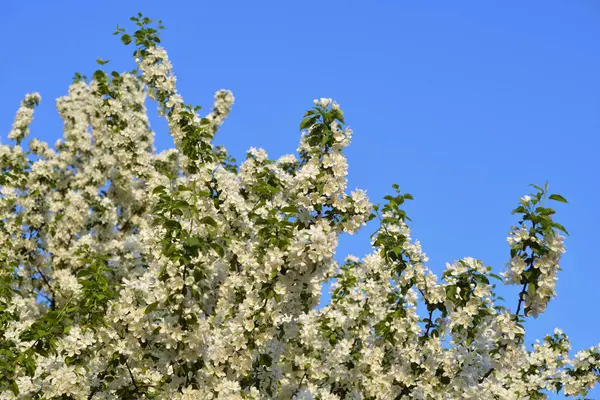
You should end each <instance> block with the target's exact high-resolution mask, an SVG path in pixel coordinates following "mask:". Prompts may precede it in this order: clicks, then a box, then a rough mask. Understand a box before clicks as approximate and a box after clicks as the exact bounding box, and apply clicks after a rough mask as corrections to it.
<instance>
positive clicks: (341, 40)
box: [0, 0, 600, 398]
mask: <svg viewBox="0 0 600 400" xmlns="http://www.w3.org/2000/svg"><path fill="white" fill-rule="evenodd" d="M138 11H142V12H143V13H144V14H146V15H148V16H150V17H152V18H157V19H158V18H161V19H163V21H164V23H165V25H166V28H167V29H166V30H165V31H164V32H163V43H164V45H165V47H166V48H167V50H168V51H169V54H170V57H171V60H172V62H173V64H174V68H175V73H176V75H177V77H178V84H179V88H180V91H181V93H182V94H183V96H184V98H185V101H186V102H187V103H194V104H200V105H203V106H204V107H205V110H207V109H208V108H209V106H210V104H211V102H212V95H213V93H214V92H215V91H216V90H218V89H221V88H226V89H230V90H232V91H233V92H234V95H235V96H236V103H235V105H234V109H233V112H232V114H231V116H230V118H229V119H228V120H227V122H226V123H225V125H224V126H223V128H222V130H221V131H220V133H219V134H218V136H217V140H216V141H217V142H218V143H223V144H225V145H226V146H227V147H228V148H229V150H230V151H231V152H232V153H233V155H234V156H236V157H237V158H238V159H241V158H243V155H244V153H245V150H247V149H248V148H249V147H250V146H256V147H263V148H265V149H266V150H267V151H268V152H269V154H270V155H271V156H272V157H273V158H274V157H278V156H280V155H283V154H287V153H291V152H294V151H295V148H296V145H297V143H298V138H299V132H298V124H299V122H300V120H301V118H302V115H303V113H304V111H305V110H306V109H308V108H310V107H311V101H312V99H313V98H316V97H332V98H334V99H335V100H337V101H338V102H339V103H340V104H341V106H342V108H343V109H344V111H345V117H346V121H347V122H348V123H349V124H350V125H351V126H352V128H353V129H354V131H355V135H354V141H353V143H352V145H351V147H350V148H349V150H348V152H347V155H348V158H349V163H350V170H349V183H350V188H363V189H366V190H367V191H368V193H369V195H370V197H371V198H372V200H373V201H380V200H381V199H382V197H383V196H384V195H385V194H387V193H389V192H391V184H392V183H398V184H399V185H400V188H401V189H402V190H403V191H408V192H410V193H412V194H413V195H414V197H415V201H414V202H411V203H410V204H409V205H407V210H408V213H409V215H410V216H411V217H412V219H413V225H412V227H413V233H414V236H415V238H418V239H419V240H420V241H421V242H422V244H423V247H424V249H425V251H426V252H427V253H428V254H429V256H430V259H431V261H430V266H431V268H432V269H433V270H434V271H436V272H439V271H441V270H442V268H443V267H444V263H445V262H446V261H450V262H451V261H453V260H456V259H459V258H462V257H464V256H472V257H475V258H480V259H482V260H484V262H485V263H486V264H488V265H491V266H493V267H494V269H496V270H497V271H501V270H503V268H504V263H505V262H506V261H507V260H508V258H509V249H508V245H507V243H506V236H507V232H508V229H509V227H510V225H511V224H513V223H514V222H516V220H515V218H514V217H512V216H511V215H510V211H511V210H512V208H514V206H515V205H516V203H517V201H518V199H519V197H520V196H522V195H524V194H526V193H528V191H529V188H528V184H530V183H537V184H543V183H544V182H545V181H546V180H549V181H550V187H551V190H552V191H556V192H559V193H561V194H563V195H564V196H565V197H566V198H567V199H568V200H569V202H570V204H569V205H559V206H557V209H558V216H557V220H558V221H559V222H561V223H563V225H565V226H566V227H567V229H568V230H569V231H570V232H571V236H569V237H568V238H567V242H566V243H567V254H566V255H565V257H564V261H563V263H562V266H563V269H564V270H563V271H562V272H561V274H560V275H559V281H558V286H557V291H558V297H557V298H556V299H555V300H554V301H552V303H551V304H550V307H549V309H548V312H547V313H546V314H545V315H543V316H541V317H540V318H538V319H537V320H534V321H533V322H531V323H528V339H529V340H530V341H531V340H533V339H534V338H536V337H542V336H543V335H544V334H545V333H549V332H552V330H553V329H554V328H555V327H557V326H558V327H561V328H563V329H564V330H565V332H567V334H568V335H569V336H570V338H571V339H572V341H573V345H574V349H580V348H584V347H589V346H592V345H595V344H597V343H598V342H600V311H599V308H598V303H599V302H600V289H599V287H598V285H599V283H600V262H599V260H598V257H597V255H596V253H595V252H596V251H597V249H598V247H597V246H598V242H599V239H600V234H599V228H600V212H599V211H598V208H597V207H598V197H599V196H600V178H599V177H598V173H599V172H600V156H598V154H597V153H598V148H599V146H600V139H599V135H598V134H599V133H600V73H599V71H600V45H599V43H600V2H597V1H594V0H588V1H586V0H579V1H567V0H563V1H553V0H545V1H541V0H536V1H528V2H516V1H512V2H511V1H485V2H481V1H454V2H442V1H432V2H427V4H426V2H408V1H404V2H400V1H357V0H354V1H352V0H346V1H328V2H317V1H301V2H300V1H298V2H282V1H278V2H266V1H257V2H245V1H237V2H234V1H221V2H215V1H212V2H207V1H177V2H162V1H161V2H159V1H113V0H109V1H102V2H81V1H74V0H71V1H66V0H63V1H60V0H55V1H52V2H49V1H42V0H29V1H22V2H17V1H4V2H2V5H0V12H1V14H2V16H3V17H4V18H3V24H2V25H1V26H0V33H1V34H2V37H4V38H5V39H4V42H5V44H4V46H5V47H4V50H3V56H4V57H3V59H4V60H5V61H4V62H2V63H0V85H1V87H2V91H3V92H2V96H0V107H1V109H2V110H3V111H2V113H0V126H2V128H1V129H0V137H1V139H2V141H3V143H6V142H7V139H6V134H7V133H8V131H9V130H10V125H11V123H12V118H13V115H14V111H16V109H17V108H18V106H19V102H20V100H21V98H22V96H23V95H24V94H25V93H27V92H31V91H39V92H40V93H41V95H42V105H41V107H40V108H39V109H38V112H37V114H36V117H35V121H34V123H33V126H32V131H33V133H32V136H36V137H39V138H42V139H45V140H48V141H50V142H51V143H54V141H55V140H56V139H58V138H59V137H60V135H61V134H62V133H61V121H60V119H59V118H58V115H57V112H56V109H55V108H54V99H56V98H57V97H59V96H62V95H64V94H66V90H67V86H68V84H69V83H70V82H71V78H72V76H73V73H74V72H81V73H84V74H87V75H88V76H91V75H92V73H93V71H94V70H95V69H96V68H97V65H96V64H95V60H96V58H98V57H101V58H103V59H109V60H111V63H110V64H109V65H108V67H111V68H112V69H116V70H118V71H125V70H130V69H132V68H133V61H132V60H131V58H130V52H131V49H130V48H126V47H124V46H123V45H122V44H121V43H120V42H119V40H118V38H117V37H115V36H112V35H111V33H112V32H113V31H114V29H115V27H116V24H121V25H125V26H129V25H127V23H128V18H129V16H131V15H133V14H135V13H137V12H138ZM152 121H153V127H154V128H155V130H156V132H157V133H158V137H157V147H158V148H159V149H164V148H166V147H168V146H170V140H169V138H168V135H167V134H166V131H165V126H164V123H163V122H162V121H160V120H158V119H157V118H153V119H152ZM374 229H375V227H374V226H372V225H369V226H368V227H367V228H366V229H365V230H364V231H363V232H362V233H360V234H358V235H355V236H352V237H350V236H348V237H343V238H342V239H341V242H340V246H339V249H338V254H339V258H340V259H341V258H343V257H344V256H345V255H346V254H348V253H352V254H355V255H358V256H361V255H364V254H366V253H367V252H369V239H368V235H369V234H370V233H371V232H372V231H373V230H374ZM503 292H504V293H505V296H504V297H505V298H506V299H507V303H506V305H507V306H508V307H510V308H513V309H514V308H515V306H516V297H517V290H516V288H515V289H511V290H505V291H503ZM591 397H598V398H600V391H599V390H595V391H594V392H593V393H592V394H591Z"/></svg>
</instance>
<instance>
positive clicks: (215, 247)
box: [210, 243, 225, 257]
mask: <svg viewBox="0 0 600 400" xmlns="http://www.w3.org/2000/svg"><path fill="white" fill-rule="evenodd" d="M210 247H212V249H213V250H214V251H215V252H216V253H217V254H218V255H219V257H224V256H225V250H223V247H221V246H220V245H219V244H217V243H211V244H210Z"/></svg>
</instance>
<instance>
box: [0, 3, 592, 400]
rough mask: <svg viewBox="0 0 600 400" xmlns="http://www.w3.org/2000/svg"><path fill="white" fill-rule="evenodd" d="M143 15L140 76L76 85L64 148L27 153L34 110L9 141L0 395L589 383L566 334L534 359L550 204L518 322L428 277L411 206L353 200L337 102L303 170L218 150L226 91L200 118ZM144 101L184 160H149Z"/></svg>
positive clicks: (475, 392) (480, 280)
mask: <svg viewBox="0 0 600 400" xmlns="http://www.w3.org/2000/svg"><path fill="white" fill-rule="evenodd" d="M132 20H133V21H134V22H135V23H136V24H137V26H138V30H137V31H136V32H135V34H134V35H132V36H130V35H128V34H126V33H125V32H124V31H123V30H118V31H117V33H119V34H121V39H122V41H123V42H124V43H125V44H127V45H131V44H134V45H135V47H136V49H135V51H134V58H135V60H136V63H137V69H136V70H134V71H132V72H130V73H117V72H112V73H111V74H107V73H106V72H104V71H102V70H99V71H96V73H94V76H93V79H91V80H89V81H88V80H86V79H84V78H83V77H82V76H81V75H78V79H76V80H75V82H74V83H73V84H72V85H71V86H70V87H69V91H68V94H67V95H66V96H64V97H62V98H60V99H58V100H57V108H58V110H59V113H60V116H61V117H62V119H63V121H64V137H63V139H61V140H59V141H57V143H56V144H55V145H54V147H53V148H52V147H51V146H50V145H48V144H47V143H44V142H42V141H40V140H37V139H32V140H30V141H29V142H28V149H29V150H28V151H25V150H24V149H23V148H22V147H21V142H22V141H23V140H25V139H26V138H27V135H28V134H29V124H30V123H31V121H32V118H33V108H34V106H35V105H37V104H38V103H39V102H40V97H39V95H37V94H33V95H28V96H27V97H26V98H25V100H24V101H23V103H22V106H21V108H20V109H19V111H18V112H17V116H16V118H15V123H14V125H13V128H12V130H11V133H10V134H9V138H11V139H13V140H15V141H16V144H14V145H2V146H0V170H1V171H2V175H1V176H0V215H1V219H0V243H3V246H2V247H1V248H0V333H1V335H0V400H8V399H54V398H63V399H65V398H69V399H151V398H153V399H209V400H210V399H215V400H217V399H222V400H225V399H232V400H233V399H257V400H258V399H295V400H309V399H319V400H341V399H355V400H359V399H361V400H362V399H365V400H366V399H381V400H384V399H385V400H387V399H440V400H441V399H454V398H456V399H458V398H462V399H541V398H546V397H547V395H548V393H549V392H561V391H562V392H563V393H564V394H566V395H569V396H577V395H585V393H587V391H588V390H589V389H590V388H592V387H593V386H594V385H595V383H597V381H598V376H599V369H600V348H598V347H593V348H591V349H588V350H583V351H580V352H579V353H577V354H576V355H575V356H574V358H570V356H569V352H570V349H571V345H570V344H569V341H568V339H567V336H566V335H565V334H564V333H562V332H561V331H560V330H556V331H555V332H554V334H553V335H548V336H547V337H546V338H544V340H543V341H541V342H536V343H535V344H534V345H533V347H532V348H531V349H528V348H527V347H526V346H525V343H524V328H523V324H522V320H523V319H524V318H525V317H526V316H529V315H534V316H535V315H538V314H540V313H542V312H543V311H544V310H545V307H546V304H547V303H548V301H550V299H551V298H552V297H553V296H554V295H555V280H556V274H557V271H558V269H559V267H558V265H559V260H560V256H561V254H562V253H563V252H564V246H563V239H564V238H563V237H562V236H561V235H559V231H563V232H564V228H563V227H562V226H561V225H559V224H557V223H556V222H555V221H553V219H552V217H551V216H552V214H553V213H554V212H553V210H551V209H549V208H544V207H543V206H541V205H540V204H541V203H540V202H542V201H543V200H544V199H545V198H546V197H548V196H547V188H540V191H539V192H538V193H537V194H535V195H534V197H533V198H531V197H529V198H524V199H523V200H522V201H521V205H520V206H519V208H518V209H517V210H516V212H517V213H519V214H521V215H522V216H523V218H522V221H520V222H519V228H515V229H514V230H513V231H512V232H511V235H510V238H509V243H510V245H511V261H510V263H509V268H508V270H507V272H506V274H505V278H506V279H505V280H506V282H507V283H516V284H520V285H523V290H522V292H521V294H520V297H519V299H518V307H517V310H516V312H514V311H510V310H508V309H507V308H505V307H503V306H501V305H500V300H499V299H498V298H497V297H496V295H495V284H493V283H492V279H497V280H500V281H502V278H501V277H500V276H498V275H495V274H494V273H493V272H492V268H491V267H487V266H485V264H484V263H483V262H482V261H480V260H476V259H473V258H470V257H466V258H464V259H462V260H458V261H455V262H453V263H449V264H447V266H446V269H445V270H444V271H443V273H442V274H441V276H439V277H438V276H437V275H436V274H435V273H433V272H432V270H431V269H430V268H429V267H428V266H427V263H428V262H429V259H428V257H427V255H426V254H425V253H424V251H423V249H422V246H421V243H420V242H419V241H418V240H414V239H413V238H412V236H411V231H410V227H409V225H408V222H407V221H409V219H408V217H407V216H406V212H405V211H404V210H403V209H402V207H401V206H402V204H403V203H404V202H405V201H406V200H411V199H412V196H411V195H409V194H402V193H401V192H400V190H399V188H398V186H396V185H394V188H395V190H396V194H395V195H390V196H386V198H385V200H386V202H385V203H384V204H383V205H373V204H372V203H371V202H370V201H369V198H368V196H367V194H366V192H365V191H363V190H360V189H356V190H354V191H348V188H347V186H348V181H347V174H348V164H347V160H346V157H345V155H344V151H345V149H346V147H347V146H348V145H349V144H350V141H351V138H352V134H353V132H352V130H351V129H350V128H349V127H348V126H347V125H346V123H345V120H344V115H343V111H342V110H341V108H340V106H339V104H337V103H336V102H334V101H333V100H331V99H329V98H321V99H317V100H315V101H314V107H313V108H311V109H310V110H309V111H307V112H306V114H305V115H304V119H303V120H302V122H301V125H300V126H301V130H302V136H301V139H300V144H299V146H298V149H297V154H289V155H285V156H283V157H280V158H279V159H277V160H271V159H270V158H269V156H268V154H267V152H266V151H265V150H263V149H257V148H251V149H250V150H249V151H248V152H247V156H246V159H245V160H244V161H243V162H241V163H237V162H235V160H233V159H232V158H231V157H230V156H229V155H228V154H227V152H226V150H225V149H224V148H222V147H219V146H214V145H213V141H214V138H215V135H216V133H217V131H218V129H219V127H220V126H221V125H222V124H223V123H224V121H225V119H226V117H227V115H228V114H229V113H230V110H231V106H232V104H233V101H234V98H233V95H232V94H231V92H229V91H226V90H221V91H218V92H217V93H216V94H215V101H214V105H213V107H212V110H211V111H210V112H209V113H207V114H206V115H205V116H203V117H202V116H201V115H200V113H199V111H200V108H199V107H192V106H189V105H186V104H185V103H184V101H183V97H182V95H181V94H180V93H179V92H178V90H177V81H176V78H175V75H174V74H173V70H172V65H171V63H170V61H169V59H168V56H167V53H166V51H165V49H164V48H162V47H160V46H159V45H158V43H159V40H158V36H157V30H156V29H155V28H153V27H152V26H151V22H152V21H150V20H149V19H147V18H145V17H143V16H141V15H138V16H137V17H134V18H132ZM147 96H149V97H150V98H151V99H153V100H154V101H156V102H157V103H158V109H159V113H160V115H161V116H163V117H164V118H165V119H166V121H167V123H168V126H169V132H170V133H171V135H172V136H173V138H174V142H175V148H173V149H169V150H166V151H164V152H161V153H158V154H157V153H156V151H155V149H154V145H153V138H154V133H153V132H152V130H151V128H150V124H149V121H148V116H147V109H146V97H147ZM536 196H537V197H536ZM548 198H549V199H551V200H559V201H560V200H561V199H562V197H560V196H558V195H550V196H549V197H548ZM563 200H564V199H563ZM372 219H378V220H379V228H378V229H377V231H376V232H375V233H374V235H373V236H372V246H373V249H372V252H371V253H370V254H368V255H366V256H365V257H363V258H362V259H361V258H358V257H355V256H349V257H347V258H346V261H345V262H344V263H343V264H342V265H339V264H338V263H337V262H336V261H335V250H336V247H337V243H338V238H339V235H341V234H343V233H349V234H353V233H355V232H357V231H358V230H359V229H360V228H362V227H363V226H364V225H365V224H366V223H367V222H368V221H370V220H372ZM330 280H333V284H332V286H331V301H330V302H329V304H327V305H326V306H325V307H322V308H317V305H318V304H319V300H320V298H321V294H322V293H321V292H322V289H323V287H324V284H325V283H326V282H328V281H330ZM532 288H533V289H532ZM522 303H523V304H524V306H525V307H524V311H523V313H522V314H521V313H520V308H521V304H522Z"/></svg>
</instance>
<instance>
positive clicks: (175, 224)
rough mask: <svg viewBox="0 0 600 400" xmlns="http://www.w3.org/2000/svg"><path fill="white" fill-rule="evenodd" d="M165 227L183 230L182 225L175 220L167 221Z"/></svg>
mask: <svg viewBox="0 0 600 400" xmlns="http://www.w3.org/2000/svg"><path fill="white" fill-rule="evenodd" d="M163 226H164V227H165V228H171V229H181V224H180V223H179V221H175V220H174V219H169V220H166V221H165V223H164V224H163Z"/></svg>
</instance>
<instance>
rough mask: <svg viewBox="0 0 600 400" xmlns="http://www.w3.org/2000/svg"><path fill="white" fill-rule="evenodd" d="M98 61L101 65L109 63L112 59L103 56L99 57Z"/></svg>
mask: <svg viewBox="0 0 600 400" xmlns="http://www.w3.org/2000/svg"><path fill="white" fill-rule="evenodd" d="M96 62H97V63H98V64H100V65H104V64H108V63H109V62H110V60H103V59H101V58H97V59H96Z"/></svg>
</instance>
